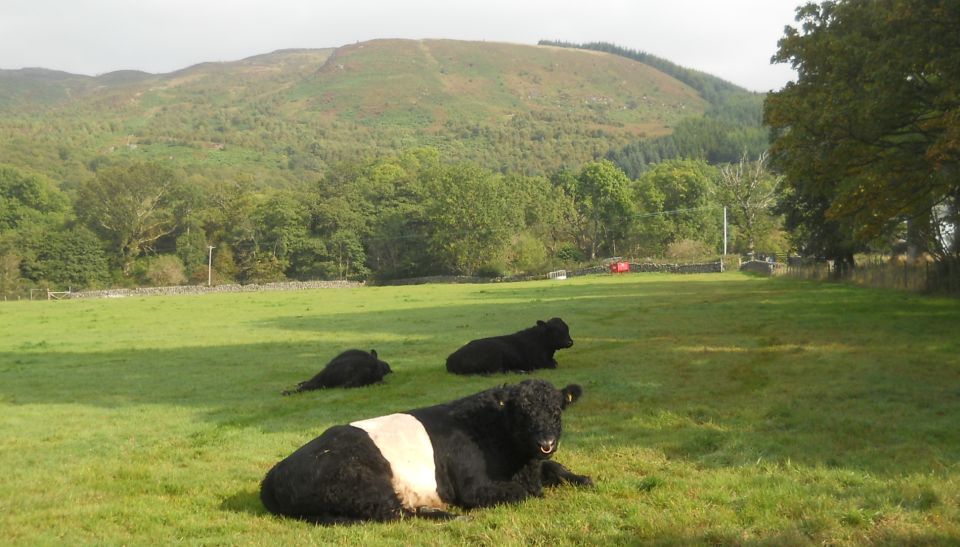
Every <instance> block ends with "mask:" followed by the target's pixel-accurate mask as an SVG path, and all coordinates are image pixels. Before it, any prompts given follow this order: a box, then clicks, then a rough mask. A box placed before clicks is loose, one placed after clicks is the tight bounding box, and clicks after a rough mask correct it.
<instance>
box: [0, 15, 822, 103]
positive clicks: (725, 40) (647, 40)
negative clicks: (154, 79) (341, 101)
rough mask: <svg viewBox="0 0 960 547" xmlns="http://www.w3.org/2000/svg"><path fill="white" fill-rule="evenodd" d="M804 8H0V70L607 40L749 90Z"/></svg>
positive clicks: (760, 84)
mask: <svg viewBox="0 0 960 547" xmlns="http://www.w3.org/2000/svg"><path fill="white" fill-rule="evenodd" d="M803 2H804V0H579V1H573V0H482V1H470V2H467V1H461V0H0V68H3V69H17V68H24V67H43V68H49V69H55V70H64V71H67V72H72V73H76V74H87V75H97V74H103V73H106V72H111V71H114V70H122V69H137V70H144V71H147V72H152V73H166V72H171V71H174V70H178V69H181V68H185V67H188V66H190V65H193V64H197V63H201V62H207V61H235V60H239V59H243V58H245V57H250V56H252V55H258V54H261V53H268V52H271V51H275V50H278V49H286V48H325V47H337V46H342V45H345V44H351V43H354V42H358V41H364V40H371V39H375V38H412V39H420V38H452V39H460V40H486V41H496V42H512V43H518V44H536V43H537V41H538V40H541V39H549V40H563V41H567V42H593V41H603V42H611V43H614V44H617V45H619V46H623V47H627V48H630V49H635V50H640V51H645V52H647V53H651V54H653V55H657V56H659V57H663V58H665V59H668V60H670V61H673V62H674V63H677V64H679V65H682V66H685V67H689V68H694V69H697V70H702V71H704V72H708V73H710V74H713V75H716V76H720V77H721V78H724V79H726V80H729V81H731V82H733V83H735V84H738V85H741V86H743V87H746V88H747V89H750V90H753V91H769V90H771V89H779V88H780V87H782V86H783V85H784V84H785V83H786V82H787V81H789V80H791V79H793V78H794V73H793V72H792V70H791V69H790V68H789V67H787V66H785V65H771V64H770V57H771V56H772V55H773V54H774V53H775V52H776V49H777V40H779V39H780V37H781V36H783V28H784V26H785V25H789V24H793V23H794V10H795V8H796V7H797V6H798V5H800V4H802V3H803Z"/></svg>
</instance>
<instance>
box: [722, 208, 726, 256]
mask: <svg viewBox="0 0 960 547" xmlns="http://www.w3.org/2000/svg"><path fill="white" fill-rule="evenodd" d="M723 254H724V255H726V254H727V206H726V205H724V206H723Z"/></svg>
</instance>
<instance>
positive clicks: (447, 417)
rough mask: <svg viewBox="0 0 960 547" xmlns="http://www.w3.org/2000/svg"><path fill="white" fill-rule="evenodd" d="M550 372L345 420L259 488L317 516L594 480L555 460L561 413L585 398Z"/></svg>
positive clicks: (266, 498)
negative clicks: (549, 378) (551, 378)
mask: <svg viewBox="0 0 960 547" xmlns="http://www.w3.org/2000/svg"><path fill="white" fill-rule="evenodd" d="M580 393H581V389H580V386H578V385H569V386H567V387H565V388H563V389H562V390H559V389H556V388H554V387H553V386H552V385H550V384H549V383H547V382H545V381H543V380H527V381H525V382H521V383H520V384H515V385H509V386H506V385H505V386H503V387H498V388H493V389H489V390H487V391H482V392H480V393H477V394H475V395H472V396H469V397H465V398H463V399H459V400H456V401H453V402H450V403H445V404H441V405H436V406H430V407H426V408H419V409H416V410H410V411H407V412H403V413H399V414H390V415H388V416H381V417H379V418H372V419H369V420H362V421H358V422H352V423H351V424H350V425H338V426H334V427H331V428H330V429H328V430H326V431H325V432H324V433H323V434H322V435H320V436H319V437H317V438H316V439H314V440H312V441H310V442H309V443H307V444H306V445H304V446H302V447H301V448H300V449H298V450H297V451H296V452H294V453H293V454H291V455H290V456H288V457H287V458H286V459H284V460H282V461H281V462H279V463H278V464H276V465H275V466H274V467H273V469H271V470H270V471H269V472H268V473H267V476H266V478H264V479H263V483H262V484H261V486H260V499H261V501H263V505H264V506H265V507H266V508H267V510H269V511H270V512H271V513H275V514H277V515H284V516H288V517H295V518H300V519H304V520H307V521H311V522H316V523H320V524H333V523H348V522H356V521H363V520H374V521H387V520H394V519H398V518H401V517H404V516H413V515H417V516H422V517H428V518H439V519H446V518H453V517H454V516H455V515H452V514H450V513H448V512H446V511H445V509H446V508H448V507H449V506H457V507H461V508H464V509H471V508H474V507H487V506H491V505H496V504H501V503H510V502H518V501H520V500H523V499H524V498H527V497H528V496H542V495H543V492H542V488H543V487H544V486H556V485H559V484H562V483H572V484H576V485H581V486H591V485H593V481H591V480H590V478H589V477H586V476H583V475H576V474H574V473H572V472H570V471H569V470H568V469H567V468H565V467H564V466H563V465H561V464H559V463H557V462H554V461H550V460H549V458H550V457H551V456H553V454H554V453H556V451H557V447H558V445H559V443H560V433H561V423H560V416H561V413H562V411H563V409H565V408H566V407H567V405H569V404H571V403H573V402H574V401H576V400H577V399H578V398H579V397H580Z"/></svg>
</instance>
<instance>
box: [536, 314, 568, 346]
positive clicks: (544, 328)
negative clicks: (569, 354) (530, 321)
mask: <svg viewBox="0 0 960 547" xmlns="http://www.w3.org/2000/svg"><path fill="white" fill-rule="evenodd" d="M537 328H539V329H540V331H541V332H542V333H543V334H544V335H545V336H546V337H547V339H548V340H549V341H550V344H551V345H552V346H553V349H563V348H569V347H571V346H573V338H570V327H568V326H567V324H566V323H564V322H563V319H560V318H559V317H554V318H552V319H550V320H549V321H537Z"/></svg>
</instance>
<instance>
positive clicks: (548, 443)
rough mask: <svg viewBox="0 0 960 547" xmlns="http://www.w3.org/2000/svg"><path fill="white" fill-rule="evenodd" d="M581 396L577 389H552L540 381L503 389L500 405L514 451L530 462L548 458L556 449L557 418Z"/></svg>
mask: <svg viewBox="0 0 960 547" xmlns="http://www.w3.org/2000/svg"><path fill="white" fill-rule="evenodd" d="M581 393H583V389H582V388H581V387H580V386H579V385H576V384H571V385H568V386H567V387H565V388H563V389H556V388H555V387H553V386H552V385H551V384H550V383H549V382H545V381H543V380H525V381H523V382H520V383H519V384H514V385H510V386H504V388H503V390H502V392H501V397H502V398H501V399H500V405H501V407H502V410H503V412H505V413H506V421H507V424H508V427H509V428H510V434H511V436H512V437H513V442H514V447H515V448H516V449H517V450H518V451H519V452H520V453H522V454H524V455H525V456H527V457H529V458H531V459H534V458H539V459H547V458H550V457H552V456H553V454H554V453H555V452H556V451H557V447H558V446H559V445H560V435H561V433H562V429H563V428H562V426H561V423H560V416H561V414H562V413H563V410H564V409H565V408H566V407H567V405H569V404H572V403H573V402H574V401H576V400H577V399H579V398H580V394H581Z"/></svg>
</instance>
